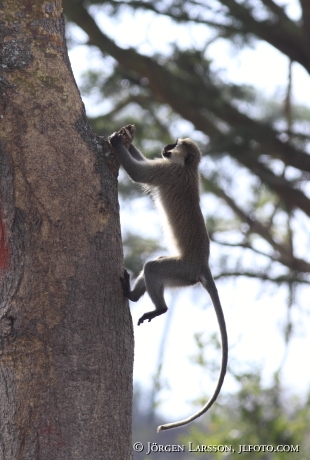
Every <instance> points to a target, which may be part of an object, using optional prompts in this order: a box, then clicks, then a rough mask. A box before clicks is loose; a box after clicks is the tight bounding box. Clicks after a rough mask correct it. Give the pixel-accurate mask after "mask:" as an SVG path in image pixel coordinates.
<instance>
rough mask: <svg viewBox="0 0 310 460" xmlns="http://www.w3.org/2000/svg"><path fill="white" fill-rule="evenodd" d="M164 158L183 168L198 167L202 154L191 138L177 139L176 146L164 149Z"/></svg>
mask: <svg viewBox="0 0 310 460" xmlns="http://www.w3.org/2000/svg"><path fill="white" fill-rule="evenodd" d="M161 154H162V157H163V158H165V159H166V160H168V161H171V162H173V163H179V164H180V165H182V166H188V165H191V166H192V165H193V166H198V163H199V162H200V159H201V153H200V151H199V149H198V147H197V145H196V144H195V143H194V142H193V141H192V140H191V139H189V138H186V139H177V140H176V142H175V143H174V144H168V145H166V146H165V147H164V148H163V149H162V152H161Z"/></svg>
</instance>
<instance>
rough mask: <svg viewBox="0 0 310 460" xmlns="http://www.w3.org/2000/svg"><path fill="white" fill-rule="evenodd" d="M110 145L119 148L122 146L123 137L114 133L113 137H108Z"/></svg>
mask: <svg viewBox="0 0 310 460" xmlns="http://www.w3.org/2000/svg"><path fill="white" fill-rule="evenodd" d="M108 139H109V142H110V144H111V145H112V146H113V147H117V146H118V145H121V144H122V143H123V142H122V136H121V135H120V134H119V133H116V132H115V133H113V134H111V136H109V137H108Z"/></svg>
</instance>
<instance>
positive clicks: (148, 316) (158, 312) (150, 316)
mask: <svg viewBox="0 0 310 460" xmlns="http://www.w3.org/2000/svg"><path fill="white" fill-rule="evenodd" d="M167 310H168V308H167V307H166V308H163V309H161V310H153V311H148V312H147V313H144V315H142V316H141V318H140V319H139V321H138V326H140V324H142V323H143V321H145V320H148V321H149V322H150V321H151V320H152V319H153V318H156V316H159V315H162V314H163V313H166V311H167Z"/></svg>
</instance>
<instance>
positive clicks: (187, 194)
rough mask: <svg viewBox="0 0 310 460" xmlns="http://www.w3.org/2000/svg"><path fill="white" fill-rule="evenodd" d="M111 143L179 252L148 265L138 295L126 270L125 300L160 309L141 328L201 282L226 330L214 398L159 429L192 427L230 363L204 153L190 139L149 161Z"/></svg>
mask: <svg viewBox="0 0 310 460" xmlns="http://www.w3.org/2000/svg"><path fill="white" fill-rule="evenodd" d="M109 140H110V143H111V144H112V146H113V148H114V150H115V152H116V154H117V157H118V159H119V161H120V163H121V165H122V166H123V167H124V169H125V170H126V172H127V173H128V175H129V176H130V177H131V179H132V180H133V181H135V182H139V183H141V184H143V185H144V186H146V187H147V188H148V189H149V190H150V191H151V194H152V196H153V198H154V199H155V202H157V203H158V204H159V205H160V207H162V208H163V210H164V213H165V216H166V220H167V223H168V226H169V228H170V231H171V234H172V237H173V240H174V244H175V247H176V250H177V254H176V255H175V256H173V257H159V258H158V259H156V260H153V261H151V262H147V263H146V264H145V265H144V268H143V271H142V273H141V274H140V275H139V277H138V278H137V280H136V282H135V285H134V287H133V289H132V290H131V288H130V277H129V274H128V273H127V272H126V270H125V272H124V278H121V281H122V285H123V290H124V294H125V296H126V297H128V298H129V299H130V300H132V301H134V302H136V301H137V300H139V299H140V297H141V296H142V295H143V294H144V293H145V291H147V292H148V294H149V296H150V297H151V299H152V301H153V303H154V305H155V310H153V311H150V312H147V313H144V315H143V316H142V317H141V318H140V319H139V322H138V325H140V324H142V323H143V321H145V320H148V321H151V320H152V319H153V318H155V317H156V316H159V315H161V314H163V313H165V312H166V311H167V310H168V307H167V305H166V302H165V299H164V289H165V288H166V287H178V286H191V285H193V284H197V283H199V282H200V283H201V284H202V285H203V287H204V288H205V289H206V290H207V291H208V293H209V295H210V297H211V299H212V302H213V305H214V308H215V312H216V315H217V319H218V323H219V327H220V333H221V339H222V365H221V370H220V375H219V379H218V383H217V386H216V389H215V391H214V394H213V396H212V397H211V398H210V399H209V401H208V402H207V403H206V404H205V405H204V407H203V408H202V409H201V410H200V411H198V412H196V413H195V414H193V415H192V416H191V417H188V418H186V419H184V420H181V421H179V422H175V423H169V424H166V425H162V426H159V427H158V430H157V431H162V430H168V429H170V428H177V427H179V426H182V425H186V424H187V423H189V422H191V421H193V420H195V419H196V418H197V417H199V416H200V415H202V414H204V413H205V412H206V411H207V410H208V409H209V408H210V407H211V406H212V404H213V403H214V401H215V400H216V398H217V396H218V395H219V393H220V390H221V387H222V384H223V381H224V377H225V374H226V368H227V360H228V340H227V331H226V325H225V319H224V314H223V310H222V307H221V302H220V299H219V296H218V292H217V289H216V286H215V283H214V280H213V277H212V275H211V272H210V268H209V253H210V240H209V237H208V234H207V230H206V227H205V222H204V218H203V215H202V212H201V209H200V205H199V172H198V165H199V162H200V159H201V154H200V151H199V149H198V147H197V146H196V144H195V143H194V142H193V141H192V140H191V139H189V138H187V139H178V140H177V141H176V143H175V144H170V145H166V146H165V147H164V148H163V150H162V158H161V159H159V158H158V159H155V160H148V159H146V158H145V157H144V156H143V155H142V154H141V153H140V152H139V151H138V150H137V149H136V148H135V147H134V146H133V145H132V144H131V145H130V147H129V149H127V148H126V147H125V146H124V144H123V141H122V137H121V135H120V134H119V133H114V134H112V136H110V138H109Z"/></svg>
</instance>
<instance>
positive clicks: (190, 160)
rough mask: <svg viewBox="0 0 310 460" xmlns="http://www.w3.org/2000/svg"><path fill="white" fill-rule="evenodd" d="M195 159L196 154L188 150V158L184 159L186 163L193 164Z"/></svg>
mask: <svg viewBox="0 0 310 460" xmlns="http://www.w3.org/2000/svg"><path fill="white" fill-rule="evenodd" d="M194 160H195V155H194V154H193V153H192V152H187V155H186V158H185V160H184V163H185V164H186V165H187V166H190V165H191V164H193V162H194Z"/></svg>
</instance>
